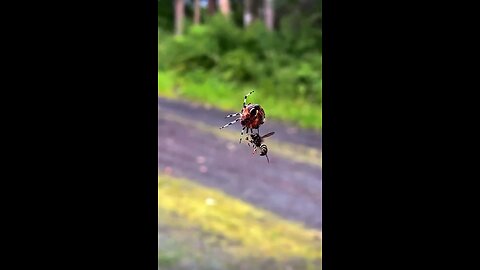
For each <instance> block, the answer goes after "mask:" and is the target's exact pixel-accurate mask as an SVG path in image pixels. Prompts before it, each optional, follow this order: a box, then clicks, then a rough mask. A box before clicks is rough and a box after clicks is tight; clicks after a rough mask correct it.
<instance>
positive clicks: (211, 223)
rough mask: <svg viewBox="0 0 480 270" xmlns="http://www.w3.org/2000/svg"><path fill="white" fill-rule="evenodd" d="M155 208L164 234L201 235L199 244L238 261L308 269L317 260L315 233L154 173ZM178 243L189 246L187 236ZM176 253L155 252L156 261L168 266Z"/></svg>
mask: <svg viewBox="0 0 480 270" xmlns="http://www.w3.org/2000/svg"><path fill="white" fill-rule="evenodd" d="M158 209H159V210H158V211H159V224H160V225H161V226H164V227H167V228H174V229H173V231H172V232H171V233H170V234H174V233H175V231H177V232H178V231H181V232H182V233H181V234H180V235H181V236H182V237H184V236H185V235H186V234H188V233H186V232H197V234H198V233H200V234H203V235H206V236H208V237H206V238H203V239H204V240H202V241H203V242H206V244H207V245H213V246H215V247H216V248H219V249H220V250H221V251H222V252H225V254H229V256H232V257H234V258H237V259H240V260H243V261H245V260H247V261H248V260H250V259H256V260H270V259H273V260H274V261H276V262H292V261H295V260H297V261H298V260H300V261H303V262H306V263H307V266H308V265H310V267H311V266H312V265H313V264H315V265H318V263H319V262H321V258H322V243H321V238H322V237H321V232H320V231H317V230H313V229H307V228H305V227H304V226H302V225H301V224H299V223H295V222H292V221H288V220H285V219H283V218H281V217H279V216H277V215H274V214H272V213H270V212H267V211H265V210H262V209H259V208H256V207H255V206H253V205H250V204H248V203H246V202H244V201H241V200H238V199H236V198H233V197H231V196H229V195H227V194H225V193H223V192H221V191H218V190H215V189H211V188H207V187H204V186H201V185H199V184H196V183H194V182H191V181H189V180H187V179H180V178H173V177H171V176H167V175H159V177H158ZM170 238H172V236H170ZM159 242H160V241H159ZM184 242H185V243H187V245H188V244H190V245H192V243H194V242H195V241H192V240H191V238H190V240H184ZM204 244H205V243H204ZM190 249H191V250H195V249H197V250H198V248H195V247H191V248H190ZM181 253H182V252H177V253H173V254H165V253H162V254H161V256H160V254H159V263H162V264H164V265H170V264H172V263H174V262H175V261H178V260H180V259H179V258H178V256H177V255H178V254H181ZM213 253H214V252H212V254H213ZM217 253H218V252H217ZM160 258H161V261H160ZM307 268H309V267H307Z"/></svg>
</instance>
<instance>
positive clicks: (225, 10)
mask: <svg viewBox="0 0 480 270" xmlns="http://www.w3.org/2000/svg"><path fill="white" fill-rule="evenodd" d="M218 2H219V4H220V12H222V14H223V15H225V16H228V15H229V14H230V0H219V1H218Z"/></svg>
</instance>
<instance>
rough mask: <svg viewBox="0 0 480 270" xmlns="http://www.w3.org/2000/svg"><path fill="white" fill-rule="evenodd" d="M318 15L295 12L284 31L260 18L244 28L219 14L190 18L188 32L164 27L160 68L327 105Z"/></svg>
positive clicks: (198, 80)
mask: <svg viewBox="0 0 480 270" xmlns="http://www.w3.org/2000/svg"><path fill="white" fill-rule="evenodd" d="M316 19H317V18H316V15H315V14H313V15H312V16H310V17H307V18H301V16H300V15H299V14H298V13H292V14H291V15H289V16H286V17H285V18H283V19H282V21H281V22H280V29H279V30H278V31H273V32H270V31H267V29H265V27H264V25H263V23H261V22H259V21H255V22H253V23H252V24H251V25H250V26H249V27H248V28H246V29H243V28H242V27H239V26H237V25H236V24H235V23H234V22H233V21H232V20H228V19H226V18H224V17H223V16H222V15H220V14H217V15H215V16H211V17H207V19H206V20H205V23H204V24H202V25H191V23H187V24H186V25H188V28H187V29H186V31H185V33H184V35H182V36H178V37H174V36H173V35H172V34H170V33H168V32H165V31H162V30H159V40H158V69H159V72H175V73H176V75H177V76H178V77H180V78H195V82H196V83H198V87H200V86H202V88H204V87H205V86H206V85H208V84H210V83H209V82H207V81H212V80H211V78H214V79H215V80H214V81H215V82H216V83H219V82H221V81H224V82H225V87H226V88H228V89H232V87H231V86H232V85H235V86H238V87H241V88H242V90H241V91H243V89H244V88H251V87H253V88H255V89H261V92H262V96H264V97H266V96H268V97H272V98H274V99H284V100H287V99H290V100H297V101H299V102H300V103H304V102H309V103H312V104H318V105H319V106H321V102H322V54H321V31H320V30H318V29H316V28H314V27H313V26H310V25H311V24H312V22H313V21H314V20H316ZM199 74H201V75H202V76H198V75H199ZM202 80H203V81H202ZM226 85H228V87H227V86H226ZM188 88H189V89H193V87H192V85H190V86H189V87H188ZM204 90H205V89H204ZM207 90H210V91H217V92H218V94H219V95H222V93H224V92H222V91H223V90H222V91H221V90H219V89H218V88H217V89H215V88H212V89H207ZM185 91H187V90H185ZM192 91H194V90H192ZM228 91H230V90H228ZM232 91H240V89H238V90H232ZM195 95H196V94H195Z"/></svg>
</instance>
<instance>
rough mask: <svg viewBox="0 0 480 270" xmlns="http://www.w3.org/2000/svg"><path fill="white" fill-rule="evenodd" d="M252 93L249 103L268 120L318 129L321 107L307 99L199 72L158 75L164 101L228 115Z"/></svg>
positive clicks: (162, 72) (163, 73) (159, 87)
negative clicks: (200, 105) (206, 107)
mask: <svg viewBox="0 0 480 270" xmlns="http://www.w3.org/2000/svg"><path fill="white" fill-rule="evenodd" d="M251 90H255V93H254V94H252V95H251V96H250V97H249V99H248V101H249V102H251V103H258V104H260V105H262V106H263V107H264V108H265V112H266V114H267V120H268V118H272V119H277V120H281V121H286V122H290V123H293V124H296V125H298V126H300V127H303V128H311V129H316V130H321V128H322V106H321V104H320V103H316V102H314V101H308V100H302V99H297V100H291V99H288V98H285V97H282V95H281V93H278V94H276V95H275V96H272V95H267V94H266V93H262V89H261V88H259V87H255V86H245V85H243V86H239V85H237V84H235V83H232V82H227V81H224V80H222V79H220V78H216V77H213V76H209V75H208V74H206V73H203V72H201V71H199V72H197V73H191V74H189V75H186V76H178V75H177V74H176V73H175V72H173V71H169V72H164V71H160V72H158V95H159V96H162V97H166V98H181V99H186V100H191V101H196V102H201V103H204V104H208V105H211V106H214V107H217V108H220V109H222V110H225V111H228V112H237V111H239V110H240V108H241V105H242V103H243V96H244V95H245V94H247V93H248V92H249V91H251Z"/></svg>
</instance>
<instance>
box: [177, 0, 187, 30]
mask: <svg viewBox="0 0 480 270" xmlns="http://www.w3.org/2000/svg"><path fill="white" fill-rule="evenodd" d="M184 16H185V3H184V2H183V0H175V34H176V35H181V34H182V32H183V17H184Z"/></svg>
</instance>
